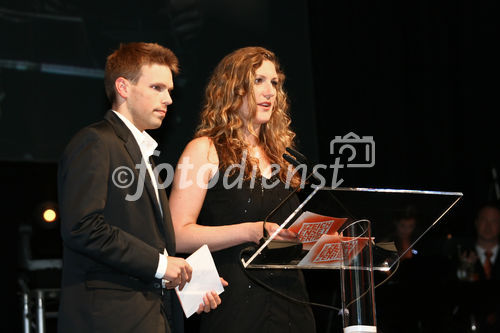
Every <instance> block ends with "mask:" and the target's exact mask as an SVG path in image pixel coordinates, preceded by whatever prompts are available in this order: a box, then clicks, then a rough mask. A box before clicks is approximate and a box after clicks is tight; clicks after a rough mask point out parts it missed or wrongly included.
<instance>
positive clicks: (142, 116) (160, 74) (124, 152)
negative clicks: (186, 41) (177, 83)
mask: <svg viewBox="0 0 500 333" xmlns="http://www.w3.org/2000/svg"><path fill="white" fill-rule="evenodd" d="M177 72H178V60H177V57H176V56H175V55H174V53H173V52H172V51H170V50H169V49H167V48H165V47H162V46H160V45H158V44H151V43H129V44H122V45H121V46H120V48H119V49H118V50H116V51H115V52H114V53H113V54H111V55H110V56H109V57H108V59H107V62H106V70H105V88H106V94H107V96H108V98H109V99H110V101H111V103H112V110H110V111H108V112H107V113H106V115H105V117H104V120H102V121H100V122H98V123H95V124H93V125H90V126H89V127H86V128H84V129H83V130H81V131H80V132H78V133H77V134H76V135H75V136H74V137H73V139H72V140H71V142H70V143H69V144H68V146H67V147H66V149H65V151H64V153H63V156H62V158H61V160H60V163H59V170H58V190H59V205H60V211H61V234H62V238H63V243H64V256H63V280H62V290H61V299H60V308H59V320H58V327H59V331H60V332H93V333H95V332H106V333H108V332H141V333H142V332H148V333H151V332H158V333H159V332H162V333H163V332H170V328H169V322H168V320H167V318H168V319H171V315H172V313H171V312H172V307H171V302H169V301H165V300H166V299H167V300H172V298H173V297H175V294H172V293H173V290H172V288H175V287H176V286H179V288H182V287H183V286H184V284H185V283H186V282H187V281H189V280H190V279H191V273H192V268H191V267H190V266H189V264H188V263H187V262H186V261H185V260H184V259H182V258H178V257H174V256H173V255H175V235H174V230H173V227H172V221H171V217H170V211H169V207H168V201H167V196H166V193H165V191H164V190H163V189H161V188H159V186H158V183H157V175H155V174H154V172H153V169H154V164H150V157H151V156H152V155H157V152H156V151H155V148H156V146H157V143H156V142H155V141H154V140H153V138H151V137H150V136H149V134H147V132H146V131H145V130H148V129H155V128H158V127H160V125H161V123H162V121H163V119H164V117H165V114H166V112H167V107H168V106H169V105H170V104H172V98H171V96H170V92H171V90H172V89H173V87H174V85H173V78H172V76H173V74H172V73H177ZM171 294H172V295H171ZM219 303H220V298H219V297H218V296H217V295H216V294H215V293H207V295H206V297H205V303H204V304H200V307H199V309H198V312H201V311H210V309H214V308H216V307H217V305H218V304H219ZM169 317H170V318H169Z"/></svg>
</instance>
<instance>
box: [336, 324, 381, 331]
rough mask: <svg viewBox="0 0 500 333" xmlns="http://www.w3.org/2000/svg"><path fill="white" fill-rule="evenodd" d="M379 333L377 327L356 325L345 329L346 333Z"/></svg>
mask: <svg viewBox="0 0 500 333" xmlns="http://www.w3.org/2000/svg"><path fill="white" fill-rule="evenodd" d="M372 332H375V333H377V326H367V325H354V326H349V327H344V333H372Z"/></svg>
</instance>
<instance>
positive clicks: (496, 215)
mask: <svg viewBox="0 0 500 333" xmlns="http://www.w3.org/2000/svg"><path fill="white" fill-rule="evenodd" d="M476 229H477V235H478V237H479V238H480V239H482V240H486V241H492V240H496V239H498V234H499V232H500V212H499V211H498V210H497V209H495V208H492V207H485V208H483V209H481V211H480V212H479V215H478V217H477V219H476Z"/></svg>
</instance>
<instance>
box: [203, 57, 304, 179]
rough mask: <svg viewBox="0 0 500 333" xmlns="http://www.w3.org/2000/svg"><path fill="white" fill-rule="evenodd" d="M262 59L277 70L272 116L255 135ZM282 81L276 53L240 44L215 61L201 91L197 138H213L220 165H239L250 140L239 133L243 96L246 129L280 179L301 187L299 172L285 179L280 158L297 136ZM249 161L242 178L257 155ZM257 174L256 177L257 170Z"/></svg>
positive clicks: (285, 165) (248, 174)
mask: <svg viewBox="0 0 500 333" xmlns="http://www.w3.org/2000/svg"><path fill="white" fill-rule="evenodd" d="M265 60H269V61H271V62H272V63H273V64H274V66H275V68H276V73H277V74H278V84H277V86H276V102H275V103H274V105H273V109H272V115H271V118H270V120H269V121H268V122H267V123H265V124H262V125H260V131H259V134H258V135H257V134H256V133H255V131H254V130H253V124H252V119H253V117H254V116H255V113H256V109H257V106H256V101H255V96H254V94H253V93H252V92H253V85H254V81H255V71H256V70H257V69H258V68H259V67H260V66H261V65H262V63H263V61H265ZM284 80H285V75H284V73H283V71H282V70H281V68H280V65H279V62H278V59H277V57H276V55H275V54H274V53H273V52H271V51H269V50H267V49H265V48H263V47H244V48H240V49H238V50H236V51H233V52H232V53H230V54H228V55H227V56H225V57H224V58H223V59H222V60H221V61H220V62H219V64H218V65H217V67H216V68H215V70H214V72H213V73H212V76H211V77H210V80H209V82H208V84H207V87H206V90H205V102H204V106H203V110H202V113H201V122H200V124H199V126H198V128H197V131H196V133H195V137H202V136H206V137H209V138H210V139H211V140H212V142H213V144H214V145H215V147H216V149H217V153H218V156H219V168H220V169H225V168H228V167H229V166H230V165H233V164H238V163H240V162H241V160H242V157H243V153H244V152H245V151H247V150H248V144H247V143H246V142H245V140H244V136H243V135H244V130H245V128H244V126H245V122H244V120H243V119H242V118H241V114H240V112H239V109H240V108H241V106H242V104H243V99H244V98H248V105H249V110H250V112H249V119H247V120H249V121H247V128H246V130H248V132H249V133H251V134H253V135H255V137H256V138H257V139H258V142H259V144H260V145H261V146H262V148H263V149H264V152H265V153H266V155H267V156H268V158H269V161H270V162H271V164H277V165H279V167H280V171H279V173H278V176H279V178H280V180H281V181H282V182H287V181H290V185H291V186H292V187H296V186H298V185H299V183H300V177H299V176H298V175H297V174H294V176H293V177H292V178H291V179H290V180H288V179H287V176H288V166H289V163H288V162H286V160H285V159H284V158H283V154H284V153H285V152H286V148H287V147H293V146H294V142H293V140H294V138H295V133H294V132H293V131H292V130H291V129H290V123H291V120H290V116H289V114H288V107H289V104H288V96H287V94H286V92H285V90H284V89H283V83H284ZM248 160H249V161H250V163H246V165H245V172H244V174H245V179H250V178H251V175H252V169H253V168H254V166H256V165H258V161H257V160H256V159H255V158H251V157H249V158H248ZM233 171H235V170H234V169H233ZM257 172H258V174H259V175H260V171H259V170H258V168H257Z"/></svg>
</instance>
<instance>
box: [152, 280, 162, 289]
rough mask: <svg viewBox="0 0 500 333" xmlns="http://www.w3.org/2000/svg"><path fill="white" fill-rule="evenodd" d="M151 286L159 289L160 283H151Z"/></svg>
mask: <svg viewBox="0 0 500 333" xmlns="http://www.w3.org/2000/svg"><path fill="white" fill-rule="evenodd" d="M153 287H155V288H156V289H160V287H161V285H160V284H159V283H158V282H155V283H153Z"/></svg>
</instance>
